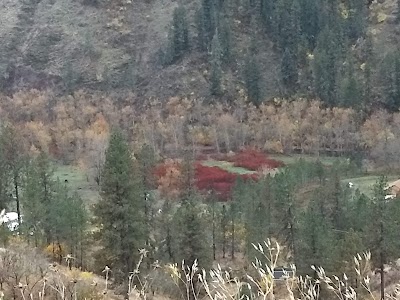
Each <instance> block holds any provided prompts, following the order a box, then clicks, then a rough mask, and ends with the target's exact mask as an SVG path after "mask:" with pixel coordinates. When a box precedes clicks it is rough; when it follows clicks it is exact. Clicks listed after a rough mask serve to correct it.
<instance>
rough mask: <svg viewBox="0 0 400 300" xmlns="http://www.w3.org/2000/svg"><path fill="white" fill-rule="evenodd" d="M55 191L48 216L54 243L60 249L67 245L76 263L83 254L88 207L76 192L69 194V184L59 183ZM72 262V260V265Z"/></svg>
mask: <svg viewBox="0 0 400 300" xmlns="http://www.w3.org/2000/svg"><path fill="white" fill-rule="evenodd" d="M55 192H56V194H55V195H54V197H52V199H51V203H50V205H49V216H48V218H47V219H48V221H49V224H51V226H52V227H51V235H52V237H53V243H56V245H57V246H58V247H59V248H60V249H62V245H65V246H66V250H67V251H68V254H71V255H72V257H74V261H75V263H76V262H77V261H78V260H79V258H81V256H82V255H83V241H84V232H85V230H86V224H87V219H88V218H87V214H86V209H85V207H84V205H83V201H82V199H81V198H80V197H79V196H78V195H77V194H76V193H75V194H73V195H72V196H71V195H69V192H68V189H67V186H65V185H63V184H61V183H58V185H57V187H56V189H55ZM60 253H62V252H60ZM59 259H60V263H61V259H62V257H61V256H60V257H59ZM81 261H82V260H81ZM72 264H73V263H72V262H70V267H71V266H72Z"/></svg>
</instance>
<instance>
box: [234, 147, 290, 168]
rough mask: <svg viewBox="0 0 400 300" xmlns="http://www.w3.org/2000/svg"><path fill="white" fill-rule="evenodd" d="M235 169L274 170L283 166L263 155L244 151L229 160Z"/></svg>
mask: <svg viewBox="0 0 400 300" xmlns="http://www.w3.org/2000/svg"><path fill="white" fill-rule="evenodd" d="M230 161H231V162H233V165H234V166H235V167H242V168H246V169H248V170H253V171H257V170H260V169H262V168H268V169H275V168H279V167H282V166H283V163H282V162H280V161H277V160H274V159H270V158H268V157H267V155H265V154H264V153H262V152H260V151H257V150H254V149H245V150H243V151H240V152H239V153H237V154H235V155H234V156H233V157H231V158H230Z"/></svg>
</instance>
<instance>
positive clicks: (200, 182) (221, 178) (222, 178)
mask: <svg viewBox="0 0 400 300" xmlns="http://www.w3.org/2000/svg"><path fill="white" fill-rule="evenodd" d="M195 176H196V187H197V188H198V189H199V190H203V191H214V192H215V193H216V194H217V195H218V197H219V198H220V199H221V200H227V199H229V197H230V195H231V191H232V188H233V186H234V185H235V182H236V179H237V178H238V176H240V177H242V178H243V179H245V180H249V179H252V180H257V179H258V175H257V174H247V175H239V174H235V173H230V172H228V171H225V170H223V169H220V168H218V167H207V166H203V165H202V164H200V163H196V173H195Z"/></svg>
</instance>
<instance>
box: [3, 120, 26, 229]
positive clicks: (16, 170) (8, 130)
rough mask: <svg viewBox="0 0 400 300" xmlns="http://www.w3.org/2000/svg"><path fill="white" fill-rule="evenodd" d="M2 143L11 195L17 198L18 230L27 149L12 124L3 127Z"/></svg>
mask: <svg viewBox="0 0 400 300" xmlns="http://www.w3.org/2000/svg"><path fill="white" fill-rule="evenodd" d="M0 143H1V147H2V150H3V155H4V162H5V164H4V167H5V169H6V172H7V173H8V176H9V181H8V182H9V184H10V197H11V198H13V199H14V200H15V206H16V209H17V214H18V224H19V229H18V230H21V191H22V188H23V185H24V180H25V173H26V167H27V162H28V159H27V154H26V149H25V145H24V142H23V140H22V137H21V136H20V134H19V133H18V132H17V131H16V129H15V128H14V127H13V126H11V125H7V126H6V127H4V128H3V131H2V135H1V140H0Z"/></svg>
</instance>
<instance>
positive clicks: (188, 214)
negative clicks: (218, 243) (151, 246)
mask: <svg viewBox="0 0 400 300" xmlns="http://www.w3.org/2000/svg"><path fill="white" fill-rule="evenodd" d="M188 196H189V197H187V198H186V197H185V198H184V199H182V201H181V204H180V207H179V208H178V210H177V212H176V215H175V217H174V219H175V220H176V222H177V227H176V228H177V230H176V237H177V240H176V241H177V245H176V246H177V258H178V261H179V262H181V261H183V260H184V261H185V265H187V266H192V265H193V263H194V262H195V261H196V260H197V261H198V265H199V266H200V268H207V267H209V266H210V263H211V255H212V253H211V248H210V245H211V243H210V241H209V238H208V236H207V234H206V233H207V230H206V229H208V227H207V224H206V223H205V222H204V221H203V220H204V217H203V216H202V214H203V211H202V209H201V208H200V206H199V205H198V204H197V202H198V200H197V199H195V198H196V196H195V195H193V194H192V195H188Z"/></svg>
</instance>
